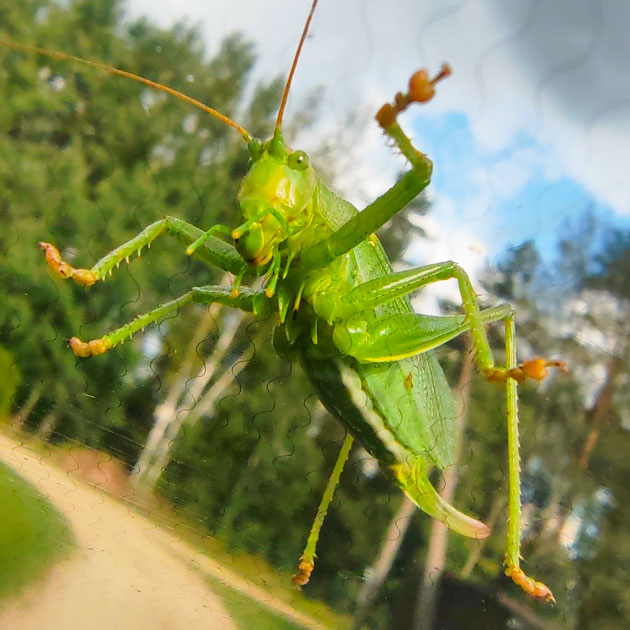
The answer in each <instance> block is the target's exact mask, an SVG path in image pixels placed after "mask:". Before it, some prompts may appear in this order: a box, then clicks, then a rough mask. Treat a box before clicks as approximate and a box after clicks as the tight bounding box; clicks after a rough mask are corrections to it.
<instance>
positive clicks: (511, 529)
mask: <svg viewBox="0 0 630 630" xmlns="http://www.w3.org/2000/svg"><path fill="white" fill-rule="evenodd" d="M534 361H536V360H534ZM534 361H530V362H528V363H530V364H531V363H534ZM540 361H542V360H540ZM542 369H544V367H543V368H542ZM520 370H522V366H517V365H516V347H515V334H514V317H512V316H510V317H506V319H505V373H506V374H507V378H505V390H506V398H507V405H506V407H507V431H508V472H509V508H508V526H507V536H506V542H505V560H504V563H505V574H506V575H508V576H509V577H511V578H512V580H513V581H514V583H515V584H517V585H518V586H520V587H521V588H522V589H523V590H524V591H525V592H526V593H528V594H529V595H532V596H534V597H540V598H542V599H546V600H547V601H548V602H551V603H554V602H555V601H556V600H555V598H554V596H553V593H552V592H551V589H549V587H548V586H546V585H545V584H543V583H542V582H537V581H536V580H534V579H533V578H531V577H529V576H528V575H527V574H526V573H525V572H524V571H523V569H521V567H520V558H521V556H520V550H521V478H520V457H519V441H518V392H517V382H518V381H519V380H522V379H521V378H520V375H521V372H520ZM515 375H518V377H517V376H515ZM537 376H538V372H536V376H534V377H533V378H537Z"/></svg>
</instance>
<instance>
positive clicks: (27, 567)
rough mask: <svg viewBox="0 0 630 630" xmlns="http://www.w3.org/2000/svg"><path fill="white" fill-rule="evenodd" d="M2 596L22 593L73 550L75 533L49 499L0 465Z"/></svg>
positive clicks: (0, 594) (0, 578) (0, 588)
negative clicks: (30, 583) (73, 535)
mask: <svg viewBox="0 0 630 630" xmlns="http://www.w3.org/2000/svg"><path fill="white" fill-rule="evenodd" d="M0 497H2V518H1V519H0V539H1V540H2V544H1V545H0V597H3V598H4V597H7V596H8V595H13V594H15V593H18V592H19V591H20V590H22V589H23V588H24V587H25V586H26V584H28V583H29V582H31V581H32V580H35V579H37V578H39V577H41V576H42V575H43V574H44V573H45V571H46V570H47V569H48V568H49V567H50V566H51V564H52V563H53V562H55V561H56V560H58V559H59V558H61V557H63V556H64V555H66V554H67V553H69V551H70V550H71V549H72V546H73V538H72V532H71V530H70V528H69V526H68V523H67V522H66V520H65V519H64V518H63V517H62V515H61V514H60V513H59V512H57V510H56V509H54V508H53V506H52V505H51V504H50V503H49V502H48V500H47V499H46V498H45V497H44V496H43V495H42V494H40V493H39V492H37V491H36V490H35V489H34V488H33V487H32V486H31V485H30V484H28V483H26V482H25V481H24V480H23V479H22V478H21V477H20V476H18V475H17V474H16V473H14V472H13V471H12V470H10V469H9V468H7V467H6V466H4V465H3V464H0Z"/></svg>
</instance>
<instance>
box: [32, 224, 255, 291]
mask: <svg viewBox="0 0 630 630" xmlns="http://www.w3.org/2000/svg"><path fill="white" fill-rule="evenodd" d="M215 227H216V229H215V233H217V232H219V233H223V232H226V233H231V230H230V229H229V228H227V227H225V226H215ZM162 234H171V235H174V236H176V237H177V238H178V239H179V240H180V241H181V242H182V243H183V244H184V245H185V246H186V247H188V246H189V245H191V244H192V243H193V242H194V241H195V240H197V239H198V238H199V236H200V235H202V234H203V231H202V230H200V229H199V228H197V227H195V226H194V225H191V224H190V223H187V222H186V221H182V220H181V219H177V218H175V217H166V218H164V219H160V220H159V221H156V222H155V223H152V224H151V225H149V226H147V227H146V228H145V229H144V230H142V232H140V233H139V234H138V235H137V236H135V237H134V238H132V239H131V240H129V241H127V242H126V243H123V244H122V245H120V247H117V248H116V249H114V250H113V251H111V252H109V253H108V254H106V255H105V256H103V258H101V259H100V260H99V261H98V262H97V263H96V264H95V265H94V266H93V267H91V268H90V269H80V268H75V267H73V266H72V265H71V264H70V263H68V262H66V261H65V260H63V258H62V257H61V254H60V253H59V250H58V249H57V248H56V247H55V246H54V245H52V244H51V243H46V242H41V243H39V246H40V248H41V249H43V250H44V252H45V253H46V262H47V263H48V266H49V267H50V268H51V269H52V270H53V271H54V272H55V273H57V274H58V275H59V276H61V277H62V278H72V280H74V281H75V282H76V283H77V284H80V285H81V286H85V287H90V286H92V285H93V284H95V283H96V282H98V281H99V280H104V279H105V277H106V276H107V274H111V273H112V271H113V269H114V267H117V266H118V265H120V263H121V262H122V261H126V262H129V258H130V256H131V255H132V254H135V253H137V254H138V256H139V255H140V252H141V251H142V249H143V248H144V247H150V246H151V243H152V242H153V241H154V240H155V239H156V238H158V237H159V236H161V235H162ZM197 254H198V255H199V256H200V257H202V258H204V259H205V260H207V261H208V262H210V263H211V264H213V265H216V266H217V267H219V268H220V269H223V270H225V271H230V272H231V273H234V274H237V275H238V274H241V273H244V272H245V270H246V268H247V265H246V263H245V261H244V260H243V259H242V258H241V257H240V256H239V255H238V253H237V252H236V250H235V249H234V248H233V247H232V246H231V245H228V244H227V243H225V242H223V241H220V240H218V239H216V238H212V237H211V238H207V239H206V240H205V241H204V243H203V246H201V247H199V249H198V250H197Z"/></svg>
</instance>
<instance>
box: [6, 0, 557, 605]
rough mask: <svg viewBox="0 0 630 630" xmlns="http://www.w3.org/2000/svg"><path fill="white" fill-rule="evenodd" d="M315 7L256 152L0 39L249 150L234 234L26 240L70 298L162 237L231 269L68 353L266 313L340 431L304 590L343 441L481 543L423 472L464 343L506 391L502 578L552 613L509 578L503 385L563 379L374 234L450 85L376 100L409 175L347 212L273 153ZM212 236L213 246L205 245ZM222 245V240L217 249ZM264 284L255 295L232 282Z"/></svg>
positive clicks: (516, 521) (537, 587)
mask: <svg viewBox="0 0 630 630" xmlns="http://www.w3.org/2000/svg"><path fill="white" fill-rule="evenodd" d="M316 5H317V0H314V1H313V3H312V6H311V10H310V13H309V16H308V19H307V21H306V24H305V27H304V31H303V33H302V37H301V39H300V42H299V45H298V48H297V51H296V54H295V57H294V60H293V64H292V67H291V70H290V73H289V77H288V79H287V83H286V86H285V90H284V95H283V97H282V101H281V105H280V108H279V113H278V117H277V123H276V128H275V132H274V134H273V137H272V138H271V139H269V140H267V141H261V140H258V139H256V138H254V137H252V136H251V135H250V134H249V133H248V132H247V130H246V129H244V128H243V127H242V126H240V125H238V124H237V123H235V122H234V121H233V120H231V119H229V118H227V117H226V116H224V115H222V114H220V113H219V112H217V111H216V110H214V109H212V108H210V107H208V106H207V105H204V104H203V103H200V102H199V101H196V100H194V99H192V98H190V97H188V96H186V95H184V94H181V93H179V92H177V91H175V90H173V89H171V88H168V87H167V86H164V85H160V84H157V83H154V82H152V81H150V80H148V79H145V78H143V77H140V76H137V75H135V74H132V73H130V72H127V71H124V70H120V69H117V68H113V67H110V66H106V65H104V64H101V63H98V62H92V61H87V60H83V59H79V58H76V57H73V56H71V55H66V54H64V53H58V52H55V51H48V50H42V49H39V48H34V47H30V46H27V45H23V44H17V43H14V42H0V43H1V44H2V45H5V46H10V47H13V48H16V49H20V50H25V51H30V52H36V53H40V54H44V55H48V56H53V57H57V58H61V59H68V60H73V61H78V62H81V63H86V64H88V65H92V66H95V67H97V68H100V69H102V70H105V71H107V72H110V73H113V74H117V75H120V76H124V77H127V78H131V79H133V80H135V81H139V82H142V83H144V84H146V85H149V86H151V87H154V88H156V89H160V90H163V91H166V92H168V93H170V94H172V95H174V96H176V97H177V98H180V99H183V100H185V101H187V102H188V103H191V104H192V105H194V106H196V107H198V108H200V109H202V110H204V111H205V112H207V113H209V114H210V115H211V116H214V117H215V118H218V119H219V120H221V121H223V122H224V123H226V124H227V125H229V126H231V127H232V128H234V129H235V130H236V131H238V132H239V133H240V134H241V136H242V137H243V139H244V140H245V141H246V143H247V147H248V150H249V153H250V157H251V167H250V169H249V171H248V173H247V174H246V175H245V178H244V179H243V182H242V185H241V188H240V192H239V205H240V210H241V213H242V215H243V222H242V223H241V224H240V225H238V226H237V227H236V228H230V227H227V226H224V225H215V226H212V227H211V228H210V229H208V230H206V231H202V230H201V229H199V228H197V227H195V226H193V225H191V224H189V223H186V222H185V221H182V220H180V219H177V218H174V217H167V218H164V219H160V220H158V221H156V222H155V223H153V224H151V225H149V226H148V227H147V228H145V229H144V230H143V231H142V232H140V233H139V234H138V235H137V236H136V237H134V238H132V239H131V240H130V241H128V242H126V243H124V244H123V245H121V246H120V247H118V248H117V249H115V250H113V251H112V252H110V253H108V254H106V255H105V256H104V257H103V258H102V259H101V260H99V261H98V262H97V263H96V264H95V265H94V266H93V267H92V268H91V269H78V268H75V267H73V266H71V265H70V264H69V263H67V262H65V261H64V260H63V259H62V258H61V255H60V253H59V251H58V250H57V249H56V248H55V247H54V246H53V245H52V244H50V243H40V247H41V248H42V249H43V250H44V251H45V253H46V260H47V262H48V265H49V266H50V267H51V268H52V269H53V270H54V271H55V272H56V273H57V274H58V275H60V276H61V277H63V278H72V279H73V280H74V281H75V282H77V283H78V284H80V285H83V286H91V285H93V284H95V283H96V282H97V281H101V280H103V279H104V278H105V277H106V276H107V274H108V273H111V272H112V270H113V269H114V267H116V266H117V265H118V264H119V263H120V262H121V261H123V260H126V259H128V257H129V256H130V255H131V254H132V253H134V252H140V251H141V250H142V248H144V247H145V246H149V245H150V244H151V242H152V241H153V240H155V239H156V238H157V237H158V236H161V235H162V234H167V233H168V234H171V235H174V236H176V237H177V238H178V239H179V240H180V241H181V242H182V243H183V245H184V246H185V247H186V252H187V253H188V254H189V255H192V254H195V255H197V256H199V257H200V258H202V259H203V260H205V261H206V262H207V263H209V264H211V265H214V266H216V267H219V268H220V269H223V270H225V271H228V272H231V273H232V274H234V276H235V280H234V283H233V286H232V288H231V289H228V288H225V287H223V286H202V287H195V288H193V289H191V290H190V291H188V292H186V293H184V294H183V295H182V296H180V297H179V298H177V299H175V300H172V301H171V302H168V303H165V304H163V305H161V306H159V307H157V308H156V309H154V310H152V311H150V312H148V313H146V314H144V315H141V316H139V317H137V318H136V319H135V320H133V321H132V322H130V323H128V324H126V325H125V326H122V327H121V328H119V329H117V330H115V331H113V332H111V333H109V334H107V335H105V336H104V337H102V338H100V339H95V340H92V341H88V342H83V341H81V340H79V339H77V338H76V337H73V338H72V339H71V340H70V345H71V347H72V349H73V351H74V352H75V354H76V355H78V356H80V357H89V356H94V355H99V354H102V353H103V352H106V351H107V350H109V349H110V348H113V347H114V346H116V345H118V344H120V343H122V342H124V341H125V340H127V339H129V338H130V337H131V336H132V334H133V333H134V332H136V331H139V330H142V329H143V328H145V327H146V326H148V325H149V324H151V323H153V322H156V321H159V320H161V319H162V318H163V317H165V316H169V315H173V314H176V313H177V312H178V310H179V309H180V308H182V307H183V306H184V305H186V304H188V303H191V302H194V303H199V304H210V303H213V302H218V303H221V304H223V305H226V306H230V307H233V308H238V309H241V310H244V311H247V312H252V313H255V314H257V315H269V316H271V315H274V316H275V317H277V319H278V325H277V327H276V330H275V333H274V345H275V347H276V349H277V350H278V352H279V353H282V354H286V355H288V356H292V357H297V358H299V360H300V362H301V364H302V366H303V368H304V370H305V372H306V373H307V375H308V376H309V379H310V380H311V382H312V383H313V385H314V386H315V388H316V389H317V391H318V392H319V395H320V397H321V400H322V402H323V403H324V405H325V406H326V407H327V408H328V409H329V411H331V412H332V413H333V414H334V415H336V416H337V417H338V418H339V420H340V421H341V422H342V423H343V424H344V426H345V427H346V429H347V430H348V437H347V438H346V441H345V442H344V445H343V447H342V449H341V452H340V455H339V458H338V460H337V464H336V465H335V468H334V471H333V474H332V476H331V479H330V481H329V484H328V487H327V488H326V491H325V493H324V497H323V499H322V502H321V504H320V508H319V510H318V513H317V516H316V518H315V523H314V525H313V528H312V530H311V534H310V536H309V539H308V543H307V546H306V549H305V551H304V554H303V555H302V557H301V561H300V567H299V571H298V574H297V575H296V576H295V577H294V581H295V582H296V583H298V584H300V585H302V584H305V583H306V582H308V579H309V577H310V574H311V571H312V570H313V567H314V558H315V546H316V543H317V539H318V536H319V530H320V527H321V524H322V522H323V519H324V516H325V514H326V511H327V508H328V505H329V503H330V500H331V499H332V494H333V492H334V488H335V485H336V483H337V482H338V480H339V476H340V474H341V470H342V468H343V465H344V463H345V460H346V459H347V457H348V454H349V451H350V448H351V446H352V440H353V438H358V439H359V440H360V441H361V442H362V444H363V445H364V446H365V448H366V449H367V450H368V451H369V452H370V453H371V454H372V455H373V456H374V457H375V458H377V459H378V461H379V462H380V464H381V466H382V468H383V469H384V470H385V471H386V472H387V473H388V474H389V475H390V476H391V477H392V479H393V480H394V481H395V483H397V484H398V485H399V486H400V488H401V489H402V490H403V491H404V492H405V493H406V494H407V496H408V497H409V498H410V499H411V500H412V501H414V502H415V503H416V504H417V505H418V506H419V507H420V508H421V509H423V510H424V511H425V512H427V513H428V514H430V515H431V516H433V517H434V518H437V519H439V520H441V521H443V522H444V523H446V524H447V525H448V526H449V527H450V528H452V529H453V530H455V531H457V532H459V533H461V534H463V535H465V536H469V537H473V538H484V537H487V536H488V535H489V534H490V530H489V528H488V527H487V526H486V525H484V524H483V523H482V522H480V521H478V520H476V519H474V518H472V517H471V516H468V515H465V514H463V513H461V512H459V511H458V510H457V509H456V508H454V507H453V506H452V505H450V504H448V503H446V502H445V501H444V500H443V499H442V498H441V497H440V495H439V494H438V493H437V492H436V490H435V489H434V488H433V486H432V485H431V483H430V481H429V477H428V474H429V472H430V470H431V468H433V467H438V468H440V469H444V468H446V467H448V466H451V465H454V463H455V462H454V461H453V450H454V444H455V431H456V418H455V408H454V403H453V398H452V394H451V392H450V389H449V386H448V383H447V381H446V379H445V377H444V375H443V373H442V370H441V368H440V366H439V363H438V362H437V360H436V358H435V356H434V354H432V352H431V350H432V349H433V348H435V347H437V346H439V345H441V344H444V343H446V342H447V341H449V340H450V339H452V338H454V337H455V336H457V335H460V334H462V333H464V332H466V331H468V332H469V333H470V334H471V336H472V340H473V344H474V349H475V355H476V359H475V360H476V364H477V367H478V369H479V370H480V372H481V373H482V374H483V375H484V376H485V377H486V378H488V379H489V380H491V381H494V382H497V383H505V386H506V396H507V419H508V437H509V440H508V457H509V488H510V490H509V501H510V502H509V523H508V535H507V542H506V554H505V566H506V574H507V575H509V576H510V577H511V578H512V579H513V580H514V582H515V583H516V584H518V585H519V586H521V587H522V588H523V590H525V591H526V592H527V593H530V594H531V595H534V596H536V597H541V598H544V599H547V600H549V601H553V595H552V593H551V591H550V589H549V588H548V587H547V586H545V585H544V584H542V583H541V582H536V581H535V580H533V579H532V578H530V577H528V576H527V575H526V574H525V573H524V571H523V570H522V569H521V568H520V564H519V547H520V480H519V454H518V418H517V396H516V384H517V382H519V381H523V380H525V379H528V378H530V379H536V380H540V379H542V378H544V377H545V375H546V373H547V370H546V368H547V367H548V366H553V367H558V368H560V369H562V370H564V369H566V368H565V365H564V363H562V362H561V361H546V360H544V359H533V360H531V361H527V362H525V363H522V364H519V365H517V364H516V360H515V352H514V319H513V316H514V313H513V310H512V308H511V307H510V306H509V305H500V306H497V307H494V308H490V309H486V310H483V311H482V310H480V308H479V305H478V303H477V298H476V296H475V292H474V289H473V287H472V284H471V282H470V280H469V278H468V276H467V275H466V273H465V272H464V271H463V270H462V269H461V268H460V267H459V266H458V265H457V264H456V263H454V262H442V263H436V264H432V265H428V266H425V267H420V268H416V269H410V270H407V271H401V272H394V271H393V270H392V267H391V264H390V262H389V259H388V258H387V255H386V253H385V251H384V250H383V248H382V246H381V244H380V242H379V241H378V239H377V238H376V237H375V236H374V232H375V231H376V230H378V229H379V228H380V227H381V226H383V225H384V224H385V223H386V222H387V221H388V220H389V219H390V218H391V217H392V216H393V215H394V214H396V213H397V212H399V211H400V210H402V209H403V208H404V207H405V206H406V205H407V203H408V202H410V201H411V200H412V199H413V198H414V197H416V196H417V195H418V194H419V193H420V192H421V191H422V190H423V189H424V188H425V187H426V186H427V185H428V184H429V181H430V178H431V171H432V163H431V161H430V160H429V158H428V157H427V156H425V155H424V154H423V153H421V152H420V151H418V150H417V149H416V148H415V147H414V146H413V144H412V142H411V141H410V139H409V138H408V137H407V135H406V134H405V132H404V131H403V130H402V128H401V127H400V126H399V124H398V122H397V115H398V114H399V113H400V112H402V111H403V110H404V109H406V108H407V107H408V106H409V105H410V104H411V103H423V102H426V101H428V100H430V99H431V98H432V97H433V95H434V91H435V85H436V83H437V82H438V81H439V80H441V79H442V78H444V77H446V76H447V75H448V74H449V73H450V69H449V67H448V66H446V65H445V66H444V67H443V68H442V70H441V71H440V72H439V73H438V75H437V76H436V77H434V78H430V77H429V76H428V74H427V73H426V72H425V71H423V70H421V71H419V72H416V73H415V74H414V75H413V76H412V77H411V79H410V82H409V91H408V92H407V93H405V94H402V93H398V94H397V95H396V97H395V99H394V102H393V103H392V104H385V105H384V106H383V107H382V108H381V109H380V111H379V112H378V114H377V116H376V119H377V121H378V123H379V125H380V126H381V127H382V129H383V130H384V132H385V133H386V134H387V136H389V138H390V139H391V140H392V141H393V142H394V143H395V145H396V146H397V147H398V148H399V150H400V151H401V153H402V154H403V155H404V156H405V157H406V158H407V160H408V161H409V163H410V164H411V170H409V171H408V172H407V173H406V174H405V175H404V176H403V177H402V178H401V179H400V180H399V181H398V182H397V183H396V184H395V185H394V186H392V188H390V189H389V190H388V191H387V192H385V193H384V194H383V195H382V196H381V197H379V198H378V199H377V200H376V201H374V202H373V203H371V204H370V205H368V206H367V207H366V208H365V209H364V210H363V211H361V212H358V211H357V210H356V209H355V208H354V207H353V206H352V205H351V204H350V203H349V202H347V201H344V200H343V199H340V198H339V197H337V196H336V195H335V194H334V193H332V192H331V191H330V190H329V189H328V188H326V186H325V185H324V184H323V183H322V181H321V180H320V178H319V177H318V175H317V173H316V172H315V170H314V169H313V167H312V166H311V164H310V162H309V158H308V156H307V154H306V153H304V152H303V151H298V150H292V149H291V148H289V147H287V146H286V145H285V143H284V140H283V135H282V120H283V114H284V110H285V106H286V103H287V99H288V95H289V91H290V87H291V82H292V78H293V75H294V72H295V69H296V66H297V61H298V59H299V56H300V52H301V49H302V46H303V44H304V41H305V39H306V35H307V32H308V29H309V25H310V22H311V19H312V16H313V13H314V11H315V7H316ZM218 237H223V238H218ZM229 241H231V242H229ZM262 274H265V275H266V278H267V281H266V285H265V287H264V289H261V290H255V289H251V288H247V287H244V286H242V282H243V281H244V280H245V279H247V278H254V277H256V276H259V275H262ZM452 278H454V279H456V280H457V282H458V285H459V290H460V293H461V298H462V303H463V310H464V314H463V315H460V316H442V317H438V316H428V315H422V314H418V313H415V312H413V310H412V308H411V305H410V303H409V301H408V298H407V296H408V295H409V294H410V293H411V292H413V291H415V290H417V289H419V288H421V287H424V286H427V285H429V284H432V283H435V282H439V281H441V280H447V279H452ZM499 320H503V321H504V322H505V336H506V357H507V358H506V365H505V366H504V367H499V366H496V365H495V364H494V360H493V356H492V352H491V349H490V346H489V343H488V340H487V337H486V332H485V326H486V325H487V324H489V323H491V322H495V321H499Z"/></svg>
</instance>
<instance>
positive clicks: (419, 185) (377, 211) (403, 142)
mask: <svg viewBox="0 0 630 630" xmlns="http://www.w3.org/2000/svg"><path fill="white" fill-rule="evenodd" d="M450 72H451V71H450V68H449V67H448V66H446V65H445V66H443V68H442V70H441V71H440V73H439V74H438V75H437V76H436V77H434V78H433V79H429V77H428V75H427V73H426V72H425V71H424V70H420V71H419V72H416V73H415V74H414V75H413V76H412V77H411V79H410V82H409V92H408V93H407V94H401V93H400V92H399V93H398V94H396V97H395V100H394V104H391V105H390V104H389V103H387V104H385V105H383V107H381V109H380V110H379V112H378V113H377V114H376V120H377V121H378V123H379V125H380V126H381V127H382V129H383V131H384V132H385V133H386V134H387V135H388V136H389V137H390V138H391V139H392V140H393V142H394V144H395V145H396V147H398V149H399V150H400V152H401V153H402V154H403V155H404V156H405V157H406V158H407V159H408V160H409V162H410V163H411V167H412V169H411V171H409V172H408V173H406V174H405V175H403V177H401V179H400V180H399V181H398V182H397V183H396V184H394V185H393V186H392V187H391V188H390V189H389V190H388V191H387V192H386V193H385V194H383V195H382V196H380V197H379V198H378V199H377V200H376V201H374V202H372V203H371V204H370V205H369V206H367V207H366V208H365V209H364V210H363V211H362V212H360V213H359V214H358V215H357V216H355V217H354V218H352V219H350V221H348V222H347V223H346V224H345V225H344V226H343V227H341V228H340V229H339V230H337V231H336V232H335V233H334V234H333V235H332V236H330V237H329V238H327V239H325V240H324V241H322V242H321V243H318V244H317V245H315V246H313V247H312V248H311V249H309V250H308V251H307V252H305V253H304V255H303V256H302V264H303V265H304V266H305V267H307V268H311V269H319V268H321V267H325V266H327V265H329V264H330V263H331V262H332V261H333V260H334V259H335V258H337V257H338V256H341V255H342V254H345V253H346V252H349V251H350V250H351V249H352V248H354V247H356V246H357V245H358V244H359V243H361V242H362V241H364V240H365V239H366V238H368V237H369V236H370V234H372V233H374V232H376V230H378V229H379V228H380V227H382V226H383V225H385V223H387V221H389V219H390V218H391V217H393V216H394V215H395V214H396V213H397V212H399V211H400V210H402V209H403V208H404V207H405V206H406V205H407V204H408V203H409V202H410V201H411V200H412V199H413V198H414V197H416V196H417V195H419V194H420V192H422V190H424V189H425V188H426V187H427V186H428V184H429V182H430V180H431V173H432V172H433V163H432V162H431V160H430V159H429V158H428V157H427V156H426V155H425V154H424V153H422V152H421V151H418V149H416V148H415V147H414V146H413V143H412V142H411V140H410V139H409V137H408V136H407V134H406V133H405V132H404V131H403V130H402V128H401V127H400V125H399V124H398V122H396V116H397V115H398V114H399V113H400V112H401V111H403V110H404V109H406V108H407V107H408V106H409V105H410V104H411V103H424V102H426V101H428V100H430V99H431V98H432V97H433V95H434V93H435V90H434V86H435V84H436V83H437V82H438V81H440V80H441V79H443V78H444V77H446V76H448V75H449V74H450Z"/></svg>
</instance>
